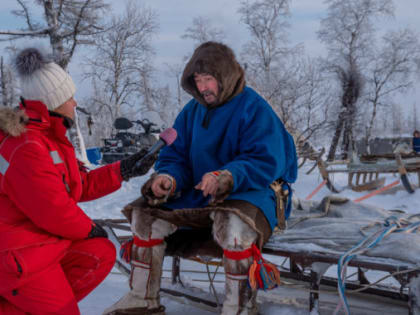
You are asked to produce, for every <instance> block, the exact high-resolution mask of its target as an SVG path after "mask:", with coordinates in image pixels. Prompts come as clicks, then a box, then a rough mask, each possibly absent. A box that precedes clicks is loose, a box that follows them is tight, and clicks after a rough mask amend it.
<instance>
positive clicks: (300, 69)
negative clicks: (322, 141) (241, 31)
mask: <svg viewBox="0 0 420 315" xmlns="http://www.w3.org/2000/svg"><path fill="white" fill-rule="evenodd" d="M238 12H239V13H240V14H241V21H242V22H243V23H245V25H246V26H247V28H248V30H249V31H250V34H251V39H250V41H249V42H247V43H246V44H245V45H244V47H243V50H242V54H241V57H242V60H243V61H244V64H245V69H246V75H247V82H248V84H250V85H251V86H252V87H253V88H255V89H256V90H257V91H258V92H259V93H260V94H261V95H262V96H263V97H264V98H265V99H266V100H267V101H268V103H269V104H270V105H271V106H272V107H273V109H274V110H275V111H276V113H277V114H278V115H279V116H280V118H281V119H282V121H283V123H284V124H285V125H286V128H287V129H288V130H289V131H290V132H291V133H292V135H293V137H294V138H295V141H296V142H302V141H303V142H305V141H309V139H310V137H312V136H313V134H314V133H315V132H316V131H317V130H318V129H320V128H323V126H324V124H325V121H326V113H327V111H325V110H324V109H325V108H328V101H327V98H326V96H327V94H326V93H325V91H324V88H323V85H322V82H323V80H324V79H323V78H322V77H321V74H320V72H319V67H318V63H317V62H316V61H315V60H310V59H306V57H305V54H304V49H303V47H302V46H301V45H297V46H294V47H291V46H289V45H288V36H287V35H288V29H289V24H288V18H289V1H287V0H259V1H252V2H250V1H242V2H241V7H240V8H239V10H238Z"/></svg>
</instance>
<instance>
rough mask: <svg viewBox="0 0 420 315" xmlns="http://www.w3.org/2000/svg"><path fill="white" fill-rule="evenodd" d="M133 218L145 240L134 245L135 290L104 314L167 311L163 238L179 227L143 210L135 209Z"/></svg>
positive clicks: (133, 226) (160, 314)
mask: <svg viewBox="0 0 420 315" xmlns="http://www.w3.org/2000/svg"><path fill="white" fill-rule="evenodd" d="M130 219H131V220H130ZM130 219H129V220H130V222H131V229H132V231H133V233H134V235H135V236H136V237H137V238H138V239H140V240H141V241H142V242H144V246H138V245H135V244H134V245H133V249H132V257H131V275H130V288H131V290H130V291H129V292H128V293H127V294H126V295H124V296H123V297H122V298H121V299H120V300H119V301H118V302H116V303H115V304H114V305H112V306H111V307H109V308H108V309H106V310H105V312H104V314H108V315H111V314H112V315H123V314H136V315H146V314H153V315H164V314H165V307H164V306H162V305H160V297H159V291H160V281H161V277H162V264H163V258H164V254H165V247H166V244H165V242H163V239H164V237H166V236H167V235H169V234H171V233H173V232H174V231H175V230H176V227H175V226H174V225H173V224H171V223H169V222H167V221H163V220H161V219H156V218H153V217H150V216H148V215H145V214H143V213H141V212H140V211H132V212H131V218H130Z"/></svg>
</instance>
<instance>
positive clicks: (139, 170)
mask: <svg viewBox="0 0 420 315" xmlns="http://www.w3.org/2000/svg"><path fill="white" fill-rule="evenodd" d="M146 153H147V149H142V150H141V151H140V152H137V153H135V154H133V155H131V156H129V157H128V158H126V159H124V160H121V164H120V171H121V176H122V178H123V179H124V180H129V179H130V178H132V177H136V176H141V175H144V174H146V173H147V172H148V171H149V170H150V168H151V167H152V166H153V164H154V163H155V162H156V159H157V153H156V154H155V155H151V156H150V157H147V158H146V159H144V160H143V161H142V163H141V164H140V165H138V166H136V163H137V161H138V160H140V159H141V158H142V157H143V156H145V155H146Z"/></svg>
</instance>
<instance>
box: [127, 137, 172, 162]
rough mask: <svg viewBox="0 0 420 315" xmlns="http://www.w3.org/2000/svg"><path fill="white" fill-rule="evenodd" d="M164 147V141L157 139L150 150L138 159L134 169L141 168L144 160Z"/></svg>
mask: <svg viewBox="0 0 420 315" xmlns="http://www.w3.org/2000/svg"><path fill="white" fill-rule="evenodd" d="M165 145H166V143H165V141H163V140H162V139H159V140H158V141H157V142H156V143H155V144H154V145H153V146H152V147H151V148H150V150H149V151H148V152H147V153H146V154H145V155H144V156H143V157H142V158H141V159H140V160H138V161H137V162H136V165H135V166H134V167H135V168H138V167H140V166H141V164H142V163H143V161H144V160H146V159H147V158H149V157H150V156H152V155H154V154H155V153H156V152H158V151H159V150H160V149H162V148H163V147H164V146H165Z"/></svg>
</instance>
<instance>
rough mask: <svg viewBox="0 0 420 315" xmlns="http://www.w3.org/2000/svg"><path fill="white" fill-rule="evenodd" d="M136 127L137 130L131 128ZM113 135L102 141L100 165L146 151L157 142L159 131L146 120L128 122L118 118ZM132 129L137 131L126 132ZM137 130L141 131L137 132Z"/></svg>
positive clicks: (153, 124) (125, 119)
mask: <svg viewBox="0 0 420 315" xmlns="http://www.w3.org/2000/svg"><path fill="white" fill-rule="evenodd" d="M133 127H137V128H133ZM114 128H115V130H116V132H115V134H114V135H112V136H111V137H110V138H105V139H102V140H103V142H104V145H103V146H102V147H101V152H102V163H104V164H108V163H113V162H115V161H119V160H121V159H123V158H126V157H128V156H130V155H131V154H134V153H136V152H139V151H140V150H141V149H148V148H150V147H151V146H153V144H155V142H156V141H157V140H158V136H157V135H158V134H159V133H160V129H159V128H157V127H156V124H155V123H153V122H150V121H149V120H148V119H147V118H145V119H142V120H129V119H127V118H124V117H119V118H117V119H115V121H114ZM131 128H133V129H134V130H137V131H128V130H129V129H131ZM138 128H141V129H142V131H141V132H139V131H138Z"/></svg>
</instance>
